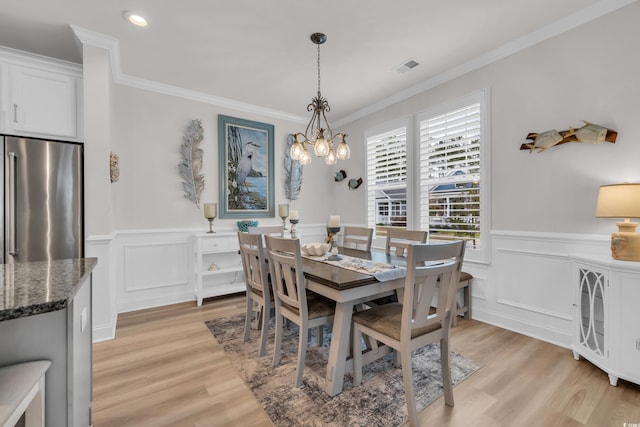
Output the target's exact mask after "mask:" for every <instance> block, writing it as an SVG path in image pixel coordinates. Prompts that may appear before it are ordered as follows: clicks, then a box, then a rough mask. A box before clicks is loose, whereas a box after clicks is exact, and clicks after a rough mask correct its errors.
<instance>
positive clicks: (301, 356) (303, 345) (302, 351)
mask: <svg viewBox="0 0 640 427" xmlns="http://www.w3.org/2000/svg"><path fill="white" fill-rule="evenodd" d="M308 338H309V328H304V327H302V326H300V338H299V340H298V367H297V368H296V379H295V386H296V387H300V386H301V385H302V373H303V372H304V361H305V358H306V356H307V339H308Z"/></svg>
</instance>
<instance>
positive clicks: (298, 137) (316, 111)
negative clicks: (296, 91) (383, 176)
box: [290, 33, 351, 165]
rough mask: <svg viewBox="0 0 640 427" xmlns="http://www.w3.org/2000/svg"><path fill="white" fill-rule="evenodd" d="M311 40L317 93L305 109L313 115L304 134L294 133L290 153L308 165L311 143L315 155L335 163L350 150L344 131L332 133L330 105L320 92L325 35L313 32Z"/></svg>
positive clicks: (345, 156) (346, 155) (343, 158)
mask: <svg viewBox="0 0 640 427" xmlns="http://www.w3.org/2000/svg"><path fill="white" fill-rule="evenodd" d="M311 41H312V42H313V43H314V44H316V45H317V46H318V94H317V96H316V97H315V98H313V100H312V101H311V104H309V105H307V111H313V115H312V116H311V120H310V121H309V124H308V125H307V129H306V130H305V131H304V134H303V133H300V132H298V133H296V134H295V135H294V142H293V145H291V153H290V155H291V159H292V160H298V161H300V164H302V165H308V164H309V163H311V155H310V154H309V151H308V150H307V145H313V152H314V153H315V155H316V156H317V157H324V162H325V163H326V164H328V165H335V164H336V162H337V161H338V159H340V160H346V159H348V158H349V156H350V155H351V150H350V149H349V146H348V145H347V142H346V140H345V137H346V135H345V134H344V133H337V134H335V135H334V134H333V131H332V130H331V126H329V122H328V121H327V116H326V113H327V112H329V111H330V110H331V107H329V102H328V101H327V100H326V99H325V98H323V97H322V94H321V93H320V45H321V44H323V43H324V42H326V41H327V36H326V35H324V34H322V33H313V34H311ZM323 123H324V124H323ZM334 141H335V142H336V143H337V142H338V141H339V143H338V147H337V148H336V150H335V151H334V149H333V143H334Z"/></svg>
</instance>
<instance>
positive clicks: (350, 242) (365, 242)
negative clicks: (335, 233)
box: [342, 226, 373, 251]
mask: <svg viewBox="0 0 640 427" xmlns="http://www.w3.org/2000/svg"><path fill="white" fill-rule="evenodd" d="M372 240H373V228H367V227H354V226H345V227H344V237H343V239H342V246H344V247H345V248H354V249H361V250H363V251H370V250H371V242H372Z"/></svg>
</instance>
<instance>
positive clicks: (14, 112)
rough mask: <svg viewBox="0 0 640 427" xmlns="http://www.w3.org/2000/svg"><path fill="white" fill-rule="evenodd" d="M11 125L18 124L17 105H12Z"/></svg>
mask: <svg viewBox="0 0 640 427" xmlns="http://www.w3.org/2000/svg"><path fill="white" fill-rule="evenodd" d="M13 123H18V104H13Z"/></svg>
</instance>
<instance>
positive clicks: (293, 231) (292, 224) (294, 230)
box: [282, 219, 300, 239]
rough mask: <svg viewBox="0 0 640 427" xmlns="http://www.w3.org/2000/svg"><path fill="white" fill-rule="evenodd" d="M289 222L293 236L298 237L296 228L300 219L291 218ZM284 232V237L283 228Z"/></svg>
mask: <svg viewBox="0 0 640 427" xmlns="http://www.w3.org/2000/svg"><path fill="white" fill-rule="evenodd" d="M289 222H290V223H291V238H292V239H297V238H298V231H297V230H296V224H297V223H299V222H300V221H299V220H297V219H290V220H289ZM282 234H283V236H282V237H284V230H282Z"/></svg>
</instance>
